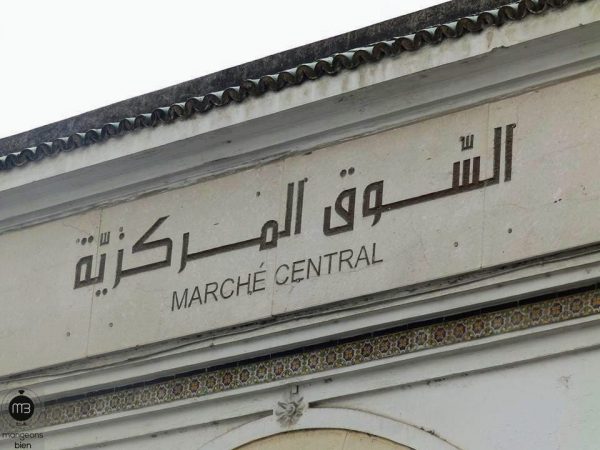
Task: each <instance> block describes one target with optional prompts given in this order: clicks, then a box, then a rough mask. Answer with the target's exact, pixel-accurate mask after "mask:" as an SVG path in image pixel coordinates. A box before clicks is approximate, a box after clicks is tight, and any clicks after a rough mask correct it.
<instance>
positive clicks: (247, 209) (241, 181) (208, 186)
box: [89, 163, 286, 354]
mask: <svg viewBox="0 0 600 450" xmlns="http://www.w3.org/2000/svg"><path fill="white" fill-rule="evenodd" d="M281 185H282V184H281V173H280V164H278V163H277V164H271V165H269V166H265V167H261V168H258V169H255V170H252V171H247V172H244V173H239V174H234V175H231V176H228V177H224V178H219V179H215V180H212V181H208V182H206V183H201V184H198V185H194V186H190V187H187V188H183V189H179V190H175V191H171V192H166V193H163V194H159V195H155V196H151V197H147V198H144V199H140V200H138V201H136V202H133V203H129V204H122V205H118V206H115V207H112V208H108V209H106V210H105V211H104V212H103V215H102V229H103V231H111V233H114V234H115V235H117V236H118V234H119V232H118V230H119V228H120V227H123V232H124V234H125V237H124V239H122V240H119V239H115V240H114V241H111V243H110V246H107V252H108V253H109V255H110V257H109V259H108V261H110V263H108V262H107V270H108V272H109V273H110V276H109V278H110V283H109V284H108V285H107V286H106V287H107V288H108V291H109V292H108V294H107V295H106V296H103V297H102V298H101V299H98V300H97V301H95V303H94V308H93V313H92V321H91V330H90V350H89V351H90V354H98V353H103V352H107V351H113V350H117V349H122V348H128V347H132V346H135V345H140V344H144V343H149V342H157V341H160V340H164V339H169V338H175V337H180V336H186V335H190V334H195V333H201V332H205V331H207V330H214V329H218V328H222V327H227V326H231V325H235V324H240V323H245V322H250V321H254V320H258V319H264V318H266V317H268V316H269V315H270V309H271V284H270V283H268V282H267V281H266V280H265V281H264V282H260V281H259V280H260V279H262V278H266V274H260V275H258V277H257V281H258V282H257V284H256V291H255V292H253V293H251V294H248V286H243V285H242V286H241V287H240V289H239V292H240V295H239V296H238V295H236V294H237V292H236V294H234V295H231V293H232V289H235V290H236V291H237V285H234V284H232V282H231V281H228V282H226V283H225V285H224V287H223V294H224V295H225V296H228V297H229V296H230V295H231V296H230V298H227V299H225V298H223V297H221V296H220V295H219V291H220V290H221V286H223V284H222V282H223V281H224V280H226V279H227V278H231V279H233V280H234V281H235V282H236V283H237V277H238V276H239V277H240V282H241V283H242V284H243V283H244V282H246V281H247V276H248V274H254V273H256V272H257V271H263V270H264V271H266V272H267V273H268V272H269V271H271V270H273V268H274V261H275V254H274V253H273V251H272V250H266V251H259V248H258V245H257V244H256V245H252V246H251V247H248V248H244V249H237V250H235V249H234V250H231V251H228V252H224V253H221V254H215V255H212V256H209V257H205V258H201V259H197V260H193V261H188V262H187V265H186V267H185V269H184V270H183V271H182V272H180V269H181V255H182V245H183V234H184V233H186V232H187V233H189V250H188V253H194V252H199V251H203V250H207V249H214V248H218V247H222V246H225V245H229V244H232V243H236V242H240V241H244V240H247V239H251V238H256V237H259V236H260V234H261V227H262V226H263V224H264V223H265V222H266V221H267V220H270V219H275V220H279V221H280V222H282V221H283V215H284V210H285V198H286V196H285V189H283V190H282V188H281ZM257 193H260V194H257ZM165 216H168V218H167V219H166V220H165V221H164V222H163V223H162V224H161V225H160V227H159V228H157V229H156V231H155V232H154V234H152V236H151V237H150V238H149V239H148V240H149V241H153V240H157V239H171V241H172V258H171V264H170V266H169V267H162V268H157V269H154V270H149V271H146V272H143V273H137V274H132V275H129V276H125V277H122V278H121V280H120V283H119V284H118V286H116V287H114V283H113V281H114V280H115V278H116V271H117V255H118V250H120V249H124V252H123V269H129V268H134V267H140V266H143V265H146V264H149V263H153V262H159V261H164V260H165V256H166V248H165V247H160V248H154V249H150V250H147V251H142V252H138V253H136V254H134V253H132V246H133V244H134V243H135V242H136V241H137V240H138V239H139V238H140V237H141V236H142V235H143V234H144V233H145V232H146V230H148V229H149V228H150V226H151V225H152V224H153V223H155V221H156V220H157V219H158V218H160V217H165ZM252 281H254V279H253V275H252ZM209 283H218V284H219V287H218V288H217V292H216V293H214V294H211V292H212V291H214V286H213V285H211V286H210V287H209V288H208V292H207V291H206V285H207V284H209ZM195 286H198V287H199V291H198V292H199V295H200V298H201V301H198V297H197V296H196V300H195V301H194V302H192V305H191V307H189V308H181V309H179V308H177V306H176V303H175V309H174V311H173V310H172V308H173V292H174V291H175V292H177V300H176V302H177V301H181V299H182V297H183V295H184V294H183V293H184V292H185V289H187V292H188V294H187V299H188V302H189V301H191V299H192V297H194V288H195ZM261 288H264V289H262V290H261ZM215 296H216V300H215ZM111 324H112V326H111Z"/></svg>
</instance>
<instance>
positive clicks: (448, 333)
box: [37, 289, 600, 426]
mask: <svg viewBox="0 0 600 450" xmlns="http://www.w3.org/2000/svg"><path fill="white" fill-rule="evenodd" d="M598 313H600V289H595V290H591V291H586V292H580V293H576V294H571V295H565V296H562V297H558V298H553V299H549V300H543V301H539V302H536V303H527V304H521V305H518V306H514V307H510V308H506V309H502V310H497V311H492V312H486V313H474V314H472V315H469V316H466V317H461V318H458V319H450V320H445V319H442V320H440V321H439V322H437V323H432V324H428V325H425V326H418V327H415V328H410V329H404V330H400V331H393V332H388V333H382V334H378V335H376V336H369V337H363V338H357V339H356V340H352V341H348V342H342V343H337V344H330V345H328V346H323V347H320V348H314V349H310V350H299V351H298V352H296V353H291V354H287V355H285V356H274V357H272V358H269V359H264V360H260V361H254V362H243V361H242V362H240V363H238V364H237V365H236V366H234V367H225V368H219V369H212V370H211V369H208V370H205V371H203V372H201V373H197V374H193V375H184V376H178V377H177V376H176V377H173V378H172V379H169V380H166V381H161V382H155V383H147V384H146V385H144V386H139V387H134V388H130V389H122V390H116V391H115V392H109V393H104V394H91V395H89V396H87V397H86V398H83V399H78V400H74V401H67V402H58V403H53V404H50V405H47V406H46V407H45V408H44V410H43V411H42V412H41V415H40V417H39V419H38V422H37V423H38V426H50V425H57V424H61V423H66V422H72V421H76V420H81V419H85V418H90V417H98V416H103V415H107V414H112V413H116V412H119V411H126V410H132V409H139V408H144V407H147V406H151V405H159V404H163V403H167V402H172V401H176V400H182V399H188V398H193V397H200V396H203V395H207V394H212V393H215V392H223V391H228V390H232V389H237V388H241V387H244V386H252V385H258V384H263V383H269V382H272V381H277V380H285V379H289V378H293V377H297V376H300V375H308V374H314V373H319V372H324V371H327V370H331V369H336V368H340V367H350V366H355V365H359V364H362V363H366V362H369V361H376V360H381V359H385V358H391V357H395V356H399V355H403V354H407V353H413V352H418V351H422V350H427V349H433V348H437V347H442V346H447V345H453V344H459V343H464V342H469V341H473V340H477V339H482V338H486V337H490V336H495V335H500V334H504V333H510V332H514V331H518V330H523V329H527V328H532V327H536V326H540V325H547V324H552V323H559V322H563V321H566V320H569V319H574V318H579V317H586V316H591V315H595V314H598Z"/></svg>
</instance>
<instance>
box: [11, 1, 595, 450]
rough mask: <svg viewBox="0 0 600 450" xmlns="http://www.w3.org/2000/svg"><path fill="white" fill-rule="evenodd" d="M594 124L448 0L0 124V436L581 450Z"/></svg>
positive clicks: (588, 424)
mask: <svg viewBox="0 0 600 450" xmlns="http://www.w3.org/2000/svg"><path fill="white" fill-rule="evenodd" d="M419 30H420V31H419ZM349 49H350V50H349ZM307 61H309V62H307ZM311 61H312V62H311ZM191 90H193V92H196V93H197V94H198V96H197V97H192V96H190V95H189V92H190V91H191ZM599 118H600V2H598V1H597V0H588V1H570V0H539V1H532V0H521V1H519V2H516V3H511V4H503V3H502V2H498V1H493V0H482V1H479V2H467V1H460V0H458V1H453V2H448V3H446V4H443V5H439V6H436V7H433V8H429V9H427V10H423V11H419V12H416V13H413V14H410V15H408V16H404V17H400V18H397V19H392V20H390V21H388V22H384V23H382V24H377V25H374V26H371V27H367V28H365V29H362V30H357V31H355V32H352V33H348V34H346V35H343V36H338V37H335V38H331V39H328V40H325V41H322V42H317V43H314V44H310V45H307V46H305V47H301V48H298V49H293V50H289V51H287V52H283V53H281V54H279V55H274V56H271V57H268V58H265V59H263V60H259V61H255V62H251V63H248V64H245V65H242V66H239V67H236V68H232V69H228V70H225V71H222V72H219V73H217V74H212V75H208V76H206V77H203V78H200V79H197V80H192V81H191V82H188V83H184V84H182V85H178V86H174V87H171V88H168V89H166V90H164V91H159V92H156V93H151V94H148V95H145V96H142V97H139V98H135V99H131V100H127V101H125V102H122V103H119V104H116V105H112V106H109V107H106V108H103V109H101V110H98V111H92V112H90V113H87V114H84V115H82V116H79V117H76V118H72V119H67V120H65V121H62V122H59V123H56V124H50V125H48V126H46V127H42V128H40V129H37V130H32V131H30V132H27V133H23V134H21V135H17V136H13V137H9V138H6V139H3V140H0V155H1V157H0V205H1V206H0V261H1V263H2V265H3V267H4V274H5V276H4V277H3V289H2V293H1V294H0V295H1V297H0V299H1V304H2V314H1V315H0V320H1V324H2V327H1V331H0V355H2V358H1V360H0V390H1V391H2V399H0V400H1V401H2V404H1V406H2V414H1V416H0V419H1V420H2V423H3V427H4V428H2V429H0V431H1V432H2V436H0V448H1V449H5V448H6V449H9V448H35V449H47V450H50V449H91V448H108V449H139V448H144V449H146V450H150V449H165V448H184V449H203V450H204V449H244V450H251V449H252V450H254V449H285V448H289V449H305V448H323V449H336V450H338V449H339V450H351V449H359V448H369V449H371V448H372V449H390V450H391V449H412V450H438V449H439V450H450V449H454V450H456V449H460V450H492V449H497V450H508V449H511V450H514V449H524V450H525V449H544V450H548V449H557V450H558V449H568V450H586V449H587V450H594V449H597V448H598V444H597V442H598V439H599V438H600V425H599V423H600V421H599V420H598V419H600V388H599V387H598V383H597V376H598V375H597V374H598V373H599V371H600V353H599V350H598V346H599V344H600V333H599V331H600V328H599V327H600V325H599V324H598V323H597V321H598V320H599V319H600V288H599V287H598V285H597V283H598V279H599V277H600V244H599V242H600V238H599V236H600V234H599V232H598V226H597V222H598V221H597V219H598V218H600V206H599V205H598V200H599V198H600V181H599V177H598V175H597V174H598V169H599V168H600V163H599V159H598V150H597V143H598V142H600V128H599V127H598V125H597V124H598V120H599Z"/></svg>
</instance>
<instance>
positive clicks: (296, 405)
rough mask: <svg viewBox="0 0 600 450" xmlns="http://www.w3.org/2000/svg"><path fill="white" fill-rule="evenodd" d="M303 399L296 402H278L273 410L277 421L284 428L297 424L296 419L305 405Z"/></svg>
mask: <svg viewBox="0 0 600 450" xmlns="http://www.w3.org/2000/svg"><path fill="white" fill-rule="evenodd" d="M303 400H304V399H303V397H300V398H299V399H298V400H290V401H289V402H278V403H277V408H275V415H276V416H277V421H278V422H279V423H280V424H281V425H284V426H291V425H294V424H295V423H296V422H298V419H300V417H301V416H302V414H303V413H304V410H305V409H306V405H305V403H304V401H303Z"/></svg>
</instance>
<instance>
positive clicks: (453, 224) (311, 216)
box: [0, 86, 600, 370]
mask: <svg viewBox="0 0 600 450" xmlns="http://www.w3.org/2000/svg"><path fill="white" fill-rule="evenodd" d="M548 89H550V90H554V91H555V92H554V93H553V98H554V99H555V100H556V99H557V98H561V95H562V96H563V97H564V98H563V102H568V101H575V99H576V96H575V94H573V92H574V91H573V90H572V89H571V90H569V89H567V88H562V87H561V86H554V87H551V88H547V89H546V90H548ZM561 89H562V90H561ZM546 98H548V97H546ZM577 101H579V102H582V103H585V102H586V96H585V95H584V92H582V93H581V99H579V100H577ZM544 102H545V100H544V97H543V96H542V95H541V94H539V95H538V94H537V93H536V94H535V95H533V94H526V95H524V96H522V97H517V98H515V99H508V100H503V101H500V102H497V103H494V104H489V105H483V106H479V107H476V108H473V109H471V110H468V111H461V112H457V113H453V114H450V115H447V116H444V117H440V118H434V119H430V120H427V121H423V122H420V123H416V124H413V125H410V126H406V127H403V128H398V129H395V130H390V131H386V132H382V133H379V134H376V135H372V136H366V137H362V138H359V139H356V140H353V141H349V142H344V143H340V144H337V145H335V146H332V147H329V148H326V149H321V150H317V151H314V152H312V153H310V154H305V155H300V156H294V157H290V158H287V159H284V160H280V161H277V162H273V163H270V164H267V165H264V166H260V167H256V168H253V169H249V170H246V171H243V172H239V173H235V174H232V175H227V176H224V177H221V178H217V179H214V180H210V181H206V182H203V183H200V184H197V185H193V186H188V187H185V188H181V189H176V190H172V191H167V192H163V193H160V194H156V195H152V196H147V197H143V198H140V199H137V200H135V201H131V202H128V203H123V204H119V205H116V206H111V207H106V208H103V209H99V210H96V211H91V212H88V213H86V214H82V215H79V216H75V217H70V218H66V219H63V220H60V221H56V222H53V223H48V224H44V225H40V226H36V227H31V228H28V229H24V230H22V231H18V232H14V233H7V234H5V235H3V236H0V258H1V259H2V263H3V264H4V265H5V266H6V265H7V264H8V263H9V262H12V264H11V266H12V267H14V271H13V272H14V273H15V276H14V277H12V278H10V279H8V281H7V282H6V286H5V290H4V293H3V294H4V295H5V296H7V300H5V302H6V303H7V304H8V308H9V310H11V311H13V312H14V314H13V315H12V316H11V319H3V322H4V323H3V325H4V330H5V331H4V332H3V333H4V334H3V335H2V336H1V337H2V339H0V346H1V347H2V349H4V348H10V346H11V345H12V346H15V345H17V346H18V339H17V338H14V336H15V335H18V326H17V325H16V324H18V323H20V322H19V321H21V320H24V319H28V320H31V318H34V319H35V320H36V321H37V322H36V323H38V325H39V326H38V327H37V328H38V330H39V331H31V332H30V333H29V335H28V336H29V339H35V338H36V337H42V338H43V339H46V340H48V339H49V342H51V343H54V344H56V346H57V349H58V350H57V355H49V356H48V357H47V359H48V360H47V361H45V362H47V363H48V364H49V363H54V362H56V361H60V360H68V359H73V358H76V357H82V356H84V355H93V354H101V353H105V352H109V351H115V350H118V349H123V348H128V347H132V346H135V345H142V344H145V343H151V342H157V341H161V340H164V339H169V338H174V337H180V336H186V335H190V334H196V333H202V332H205V331H209V330H217V329H220V328H226V327H230V326H235V325H239V324H242V323H249V322H252V321H258V320H264V319H267V318H271V317H273V316H276V315H280V314H284V313H289V312H294V311H300V310H303V309H308V308H311V307H316V306H319V307H321V306H325V305H329V304H333V303H337V302H343V301H346V300H348V299H354V298H357V297H361V296H368V295H372V294H374V293H377V292H382V291H388V290H393V289H396V288H401V287H407V286H411V285H414V284H417V283H422V282H428V281H430V280H435V279H440V278H443V277H448V276H452V275H456V274H461V273H467V272H470V271H475V270H479V269H481V268H482V267H490V266H493V265H498V264H502V263H505V262H507V261H511V260H517V259H522V258H525V257H529V256H535V255H539V254H543V253H547V252H551V251H556V250H559V249H562V248H568V247H572V246H575V245H581V244H583V243H586V242H592V241H594V240H597V238H596V237H594V236H593V234H592V233H591V231H590V232H589V233H588V232H587V231H585V230H584V232H582V233H578V234H573V233H569V232H568V230H569V229H570V228H569V227H573V226H575V225H576V222H577V220H578V219H575V218H573V217H571V216H564V214H562V213H560V212H557V210H556V209H552V208H550V207H549V206H548V205H550V204H552V205H555V204H559V203H552V202H549V201H548V198H550V197H551V198H552V199H553V201H554V200H556V199H555V198H554V197H556V195H557V194H556V192H557V187H556V186H553V185H552V183H551V182H550V181H548V180H553V179H554V178H553V177H556V176H557V174H560V177H564V178H561V180H563V179H564V180H573V179H575V175H574V174H576V177H577V183H578V184H581V185H585V186H586V189H587V191H586V192H588V193H589V192H593V191H594V189H597V190H598V192H599V193H600V186H599V184H600V183H599V182H598V181H596V177H595V175H594V174H593V173H592V172H593V171H592V170H591V169H590V170H589V171H586V170H585V169H586V166H577V167H573V166H572V165H571V166H570V165H569V164H568V163H566V161H568V160H567V159H565V158H566V156H564V152H561V151H560V148H558V147H557V146H556V145H554V146H553V145H552V142H551V141H548V136H549V135H550V134H551V133H552V130H555V129H556V126H557V124H560V123H562V122H563V121H564V117H563V116H562V115H561V114H559V113H553V112H552V110H549V111H548V113H547V115H546V118H545V121H544V127H543V128H542V129H541V130H539V127H540V125H539V124H538V123H534V122H533V119H532V118H531V117H534V116H535V114H533V113H531V112H532V111H536V113H537V111H539V110H543V109H544V104H545V103H544ZM594 107H596V108H598V106H593V105H592V106H590V108H592V109H593V108H594ZM527 112H529V113H530V114H529V115H528V114H527ZM591 116H593V115H589V114H588V115H583V114H582V117H580V118H578V119H577V120H579V121H584V122H585V121H586V120H587V121H589V120H591V119H588V117H591ZM536 127H537V128H536ZM590 127H591V125H590ZM538 130H539V131H538ZM561 133H562V135H561V136H562V137H561V139H568V138H569V137H570V136H571V135H572V138H573V139H575V140H576V139H577V137H576V136H577V134H576V131H575V130H570V129H568V130H562V131H561ZM565 133H566V134H565ZM569 133H570V134H569ZM567 135H568V136H567ZM565 136H566V137H565ZM578 142H579V144H577V145H579V146H581V147H582V148H587V147H586V145H587V144H586V143H585V142H581V139H580V140H579V141H578ZM549 154H551V155H552V158H548V155H549ZM586 155H587V153H585V152H583V153H582V156H581V158H582V161H584V162H585V161H586V158H587V156H586ZM589 159H590V161H589V166H590V167H593V161H595V160H594V159H593V157H592V156H590V157H589ZM569 170H571V171H573V173H570V172H569ZM588 172H589V173H588ZM532 180H544V182H539V183H538V182H537V181H535V182H534V181H532ZM574 186H575V184H574V181H573V182H572V181H565V182H563V181H561V183H560V188H561V189H566V190H567V191H569V190H573V189H575V188H574ZM557 202H559V201H558V200H557ZM514 205H518V206H516V207H515V206H514ZM570 205H571V206H569V207H570V208H572V209H571V210H570V211H571V212H574V211H577V212H579V213H580V214H584V210H583V209H582V210H581V211H580V210H579V208H580V206H579V205H578V204H575V203H571V204H570ZM555 208H556V207H555ZM585 211H587V210H585ZM540 221H543V222H544V226H545V227H555V229H556V230H557V231H556V230H555V231H556V232H557V234H556V236H557V237H556V238H548V237H547V235H546V234H543V233H542V232H540V231H538V229H539V227H540V225H539V223H540ZM513 230H514V232H513ZM32 273H34V274H36V277H35V278H34V279H35V282H34V283H29V282H27V281H24V280H27V279H31V276H30V275H31V274H32ZM42 321H45V322H44V324H43V325H41V323H42ZM16 339H17V340H16ZM13 348H14V347H13ZM3 351H4V350H3ZM13 363H14V365H15V367H13V368H8V369H7V370H13V369H14V370H16V369H17V368H22V367H26V366H27V364H30V363H29V362H28V360H27V359H26V358H25V357H24V359H23V360H22V361H19V359H18V358H16V359H15V361H14V362H13Z"/></svg>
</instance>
